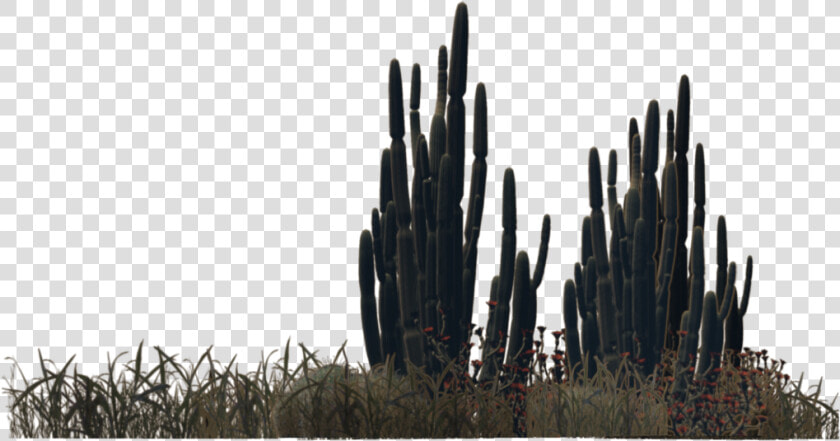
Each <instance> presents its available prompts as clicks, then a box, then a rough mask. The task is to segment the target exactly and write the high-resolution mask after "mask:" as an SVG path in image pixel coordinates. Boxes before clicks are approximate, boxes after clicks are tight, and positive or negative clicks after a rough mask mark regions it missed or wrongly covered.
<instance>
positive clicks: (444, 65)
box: [435, 44, 449, 115]
mask: <svg viewBox="0 0 840 441" xmlns="http://www.w3.org/2000/svg"><path fill="white" fill-rule="evenodd" d="M448 58H449V55H448V54H447V51H446V45H443V44H442V45H440V47H439V48H438V77H437V78H438V83H437V101H436V102H435V113H439V114H441V115H443V114H444V112H445V111H446V82H447V79H448V74H447V72H446V70H447V69H448V68H449V61H448Z"/></svg>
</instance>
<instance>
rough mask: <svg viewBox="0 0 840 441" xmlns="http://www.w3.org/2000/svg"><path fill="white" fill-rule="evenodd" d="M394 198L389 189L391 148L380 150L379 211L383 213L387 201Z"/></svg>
mask: <svg viewBox="0 0 840 441" xmlns="http://www.w3.org/2000/svg"><path fill="white" fill-rule="evenodd" d="M393 199H394V195H393V191H392V190H391V149H389V148H387V149H384V150H382V158H381V159H380V161H379V211H381V212H382V213H385V210H386V208H387V207H388V202H391V201H392V200H393Z"/></svg>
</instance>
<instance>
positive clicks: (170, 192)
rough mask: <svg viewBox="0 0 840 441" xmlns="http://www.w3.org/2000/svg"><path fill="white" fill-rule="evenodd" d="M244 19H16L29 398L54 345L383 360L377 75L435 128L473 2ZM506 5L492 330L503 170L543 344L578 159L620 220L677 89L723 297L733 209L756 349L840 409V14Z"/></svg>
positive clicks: (13, 75) (471, 79)
mask: <svg viewBox="0 0 840 441" xmlns="http://www.w3.org/2000/svg"><path fill="white" fill-rule="evenodd" d="M228 3H229V2H211V1H204V0H201V1H197V0H192V1H183V2H180V1H179V2H165V3H164V2H163V1H162V0H159V1H153V2H111V1H101V2H93V1H85V2H82V1H81V0H70V1H66V2H65V1H50V2H48V1H42V0H34V1H30V0H23V1H17V2H15V1H11V0H7V1H2V2H0V30H2V33H0V146H2V147H0V305H2V306H0V359H2V358H5V357H13V358H14V359H15V360H17V362H18V363H19V364H20V368H21V369H22V371H23V373H24V374H25V375H26V377H27V378H29V379H31V378H33V377H40V376H41V375H42V373H41V371H40V367H39V366H38V350H39V349H40V350H41V352H42V353H43V355H44V357H45V358H48V359H51V360H53V361H54V362H55V363H56V364H58V365H59V366H63V365H64V364H65V363H66V362H67V360H68V359H69V357H71V356H73V355H76V358H75V360H74V362H76V363H78V364H77V365H78V367H79V371H80V372H82V373H85V374H88V375H96V374H100V373H104V372H105V371H106V362H107V355H108V354H110V356H111V357H112V359H113V356H114V355H115V354H117V353H120V352H124V351H129V354H127V355H125V356H123V358H121V359H120V362H121V363H125V362H128V361H129V360H130V359H132V358H133V354H134V352H135V351H136V349H137V347H138V345H139V344H140V342H141V340H144V341H145V345H144V348H143V356H144V359H145V360H151V361H152V362H153V363H155V362H157V360H158V357H157V355H156V353H155V351H154V350H153V349H150V348H149V347H150V346H154V345H160V346H161V347H162V348H163V349H164V350H165V351H166V352H167V353H168V354H179V357H178V359H179V360H183V359H184V358H186V359H189V360H191V361H192V362H195V361H197V359H198V358H199V356H200V355H201V354H202V353H203V352H204V351H205V350H206V349H207V348H208V347H209V346H210V345H214V348H213V351H212V352H211V355H212V356H213V358H214V359H216V360H219V361H220V362H221V363H222V364H224V365H227V364H228V363H229V362H230V360H231V358H232V357H233V356H234V355H236V356H237V358H236V360H237V361H238V362H241V364H240V365H239V366H240V372H245V371H253V370H255V369H256V367H257V363H258V362H259V360H260V359H261V353H262V352H263V351H265V354H266V355H267V354H268V352H270V351H273V350H275V349H281V350H282V348H283V347H284V346H285V344H286V341H287V340H288V339H291V343H290V346H291V364H292V366H296V365H297V364H298V363H299V362H300V360H301V359H302V350H301V349H300V348H299V347H296V345H297V344H303V345H305V346H306V347H307V348H308V349H310V350H317V351H318V354H319V358H320V359H322V360H323V359H326V358H329V359H332V358H333V357H335V356H336V355H337V353H338V349H339V347H340V346H341V345H342V343H344V342H345V341H346V342H347V346H346V352H347V357H348V360H349V361H350V362H351V363H353V364H354V365H355V364H357V363H360V362H361V363H367V360H366V356H365V353H364V345H363V336H362V331H361V319H360V314H359V288H358V278H357V274H358V273H357V253H358V243H359V233H360V231H361V230H362V229H364V228H370V211H371V209H372V208H373V207H375V206H378V185H379V184H378V179H379V158H380V154H381V150H382V148H384V147H387V146H388V145H389V142H390V140H389V137H388V134H387V72H388V63H389V61H390V60H391V59H392V58H395V57H396V58H397V59H399V60H400V62H401V68H402V74H403V75H402V78H403V82H404V92H403V94H404V97H405V99H406V100H405V108H406V111H407V110H408V81H409V78H410V71H411V65H412V63H414V62H417V63H419V64H420V66H421V68H422V69H421V72H422V84H423V86H422V100H421V125H422V127H423V131H424V132H426V133H428V127H429V123H430V118H429V115H430V113H431V112H432V109H433V107H434V101H435V90H436V72H437V68H436V62H437V61H436V60H437V50H438V47H439V46H440V45H441V44H446V45H447V46H449V45H450V42H451V41H450V39H451V28H452V17H453V15H454V12H455V6H456V2H455V1H445V2H433V3H434V4H433V5H431V6H428V5H426V4H424V3H425V2H414V3H415V4H414V5H410V4H409V2H391V1H382V2H381V4H376V3H375V2H369V1H364V2H362V1H356V2H351V4H349V5H348V4H345V2H343V1H339V0H336V1H331V2H326V1H324V2H321V1H316V2H314V3H316V5H314V6H313V5H312V3H311V2H309V1H304V0H300V1H298V2H294V1H285V0H284V1H283V2H282V3H281V2H280V1H265V2H260V1H249V2H245V1H242V2H231V3H233V4H232V5H230V4H228ZM510 3H511V2H507V1H498V2H486V1H484V2H481V4H480V5H479V2H478V1H477V0H473V1H468V2H467V4H468V8H469V17H470V18H469V30H470V40H469V70H468V86H467V94H466V96H465V102H466V107H467V126H468V127H469V132H470V133H467V136H466V141H467V146H468V153H467V161H466V162H467V170H466V177H467V179H469V176H470V172H469V167H470V165H471V162H472V153H471V145H472V133H471V129H472V116H473V94H474V91H475V85H476V82H477V81H479V80H480V81H483V82H484V83H485V84H486V86H487V96H488V113H489V127H490V131H491V132H492V133H490V137H489V139H490V153H489V156H488V158H487V162H488V165H489V170H488V174H487V198H488V200H487V203H486V205H485V212H484V215H485V217H484V221H483V224H482V234H481V240H480V243H479V257H478V259H479V267H478V275H477V279H478V284H477V295H478V297H477V299H476V302H475V312H474V315H473V318H474V319H475V320H476V323H479V324H480V325H481V326H484V324H485V323H486V321H487V305H486V304H485V301H486V300H488V298H489V288H490V281H491V279H492V277H493V275H494V274H495V273H496V272H497V271H498V261H499V256H498V248H499V246H500V231H501V227H500V225H501V189H502V175H503V172H504V169H505V168H506V167H508V166H512V167H513V169H514V171H515V174H516V179H517V198H518V200H517V207H518V213H519V214H518V225H519V226H518V233H517V247H518V249H527V250H528V251H529V252H530V253H531V256H532V261H533V260H535V256H536V251H537V248H538V245H539V235H540V224H541V217H542V215H543V214H544V213H549V214H550V215H551V217H552V236H551V247H550V251H549V254H548V264H547V266H548V268H547V269H546V277H545V282H544V284H543V287H542V289H541V290H540V292H539V300H538V311H539V313H538V319H537V323H538V324H542V325H545V326H547V327H548V329H549V330H557V329H560V328H562V326H563V321H562V315H561V290H562V284H563V283H564V281H565V280H566V279H568V278H571V277H572V275H573V265H574V262H575V261H576V260H578V259H579V256H580V254H579V250H580V234H579V228H580V224H581V222H582V219H583V217H584V216H585V215H587V214H588V213H589V206H588V200H587V197H588V190H587V179H588V178H587V156H588V150H589V148H590V147H591V146H593V145H594V146H597V147H598V148H599V152H600V157H601V164H602V167H603V171H602V174H603V175H604V176H606V163H607V157H608V152H609V149H610V148H615V149H616V150H617V152H618V161H619V175H618V178H619V184H618V193H619V197H620V198H621V197H622V195H623V194H624V192H625V191H626V189H627V184H626V181H627V159H628V154H627V141H626V138H627V134H626V133H627V125H628V122H629V118H630V117H636V118H637V119H638V120H639V122H640V126H641V127H642V128H643V126H644V125H643V118H644V112H645V110H646V108H647V103H648V101H649V100H650V99H658V100H659V103H660V109H661V117H662V119H661V126H662V128H663V132H664V127H665V115H666V112H667V110H668V109H676V98H677V86H678V82H679V78H680V75H682V74H687V75H688V76H689V78H690V80H691V92H692V96H691V98H692V102H691V112H692V119H691V133H692V135H691V145H692V149H691V150H690V154H689V165H690V167H691V170H692V173H693V164H694V145H695V144H696V143H698V142H700V143H702V144H703V145H704V148H705V153H706V162H707V169H706V176H707V186H706V192H707V198H708V199H707V200H708V202H707V205H706V212H707V215H708V217H707V219H706V231H707V234H706V235H705V238H704V239H705V242H706V251H705V258H706V262H707V268H706V274H707V276H706V280H707V285H706V286H707V290H708V289H712V288H710V287H713V286H714V280H713V278H714V269H715V267H716V266H713V265H709V263H711V262H714V256H715V254H714V253H715V249H714V248H713V246H712V245H714V244H715V243H716V234H715V230H716V225H717V216H718V215H722V214H725V215H726V219H727V226H728V230H729V235H728V238H729V259H730V260H731V261H734V262H736V263H737V264H738V276H737V286H738V288H739V292H742V284H743V278H744V277H743V276H744V268H745V262H746V259H747V256H748V255H752V256H753V258H754V261H755V267H754V277H753V289H752V298H751V300H750V306H749V312H748V314H747V316H746V317H745V319H744V328H745V331H744V342H745V345H746V346H750V347H760V348H766V349H767V350H768V351H769V353H770V356H771V357H773V358H777V359H778V358H781V359H784V360H786V361H787V362H788V363H787V365H786V367H785V371H786V372H787V373H790V374H791V376H792V377H795V378H797V379H798V378H799V374H800V373H804V375H805V379H806V385H807V386H808V387H810V386H816V384H817V383H818V382H819V379H820V378H821V377H824V378H825V381H824V383H823V385H824V387H823V390H822V394H821V396H822V399H829V400H830V399H832V398H833V397H834V395H835V394H837V393H840V356H838V355H837V354H838V352H834V350H837V349H840V346H838V345H840V343H838V342H840V325H838V322H840V298H838V295H837V292H838V289H840V264H838V263H837V260H838V257H840V252H838V250H839V249H840V230H838V228H837V225H838V223H840V200H838V196H837V195H838V194H840V184H838V166H840V152H838V145H840V134H838V131H837V127H838V126H840V83H838V80H839V79H840V66H839V64H840V34H837V33H831V31H836V30H837V29H839V28H840V3H838V2H836V1H831V0H826V1H813V2H785V1H778V2H775V3H774V2H770V1H768V2H761V4H760V6H758V2H743V3H742V2H740V1H729V2H723V1H715V2H712V3H714V5H713V6H701V5H700V4H697V5H695V6H694V8H695V9H692V6H691V4H690V3H691V2H687V3H686V5H685V7H684V8H681V9H676V8H675V6H674V5H673V2H668V1H663V2H661V5H660V4H659V3H658V2H657V3H653V2H651V3H649V2H641V1H633V2H630V3H631V4H632V6H625V5H624V3H625V2H623V1H613V2H611V3H612V4H611V6H607V5H606V4H604V5H603V7H602V6H599V7H598V9H595V10H593V9H592V5H590V4H589V3H590V2H580V4H578V5H575V4H574V2H562V4H563V6H562V7H560V3H561V2H546V3H548V4H547V5H543V2H515V3H516V7H515V8H514V7H512V6H511V4H510ZM700 3H703V2H700ZM747 3H749V4H747ZM114 4H116V6H114ZM395 4H396V5H397V6H395ZM792 4H793V5H794V6H792ZM599 5H600V3H599ZM395 8H396V9H395ZM407 120H408V118H407V117H406V124H407ZM660 138H661V142H660V144H661V150H660V167H661V165H662V164H663V163H664V156H665V155H664V151H665V141H664V133H663V135H662V136H661V137H660ZM660 176H661V172H660ZM692 179H693V177H692ZM466 188H469V187H468V186H467V187H466ZM689 194H690V195H693V184H692V186H690V187H689ZM832 195H833V196H832ZM692 204H693V202H692ZM464 206H466V203H464ZM692 206H693V205H692ZM710 276H711V277H710ZM476 343H477V340H476ZM473 351H474V352H473V354H474V356H477V354H478V352H477V349H476V348H474V349H473ZM831 354H834V355H831ZM279 356H280V353H278V354H275V355H274V356H273V358H272V359H271V361H278V360H279ZM342 360H343V357H342ZM0 361H2V362H0V372H2V376H3V377H4V378H7V379H8V378H10V375H11V372H12V370H13V363H12V362H11V361H10V360H0ZM143 366H144V371H148V370H149V369H150V367H152V366H154V364H152V365H149V364H146V363H144V365H143ZM118 372H119V371H118ZM200 372H202V373H203V372H206V365H205V369H204V370H202V371H200ZM12 384H13V386H14V387H16V388H23V383H22V381H21V378H20V373H19V372H18V373H16V376H15V380H14V382H13V383H12ZM7 386H8V385H7V384H6V383H5V382H3V387H7ZM9 403H10V399H9V396H8V395H7V394H5V393H4V394H3V395H0V410H2V417H0V436H3V437H8V436H9V435H10V434H9V430H8V428H9V422H8V420H7V416H8V413H7V408H8V405H9Z"/></svg>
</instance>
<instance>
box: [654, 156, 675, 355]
mask: <svg viewBox="0 0 840 441" xmlns="http://www.w3.org/2000/svg"><path fill="white" fill-rule="evenodd" d="M676 174H677V171H676V167H675V166H674V162H673V161H671V162H669V163H667V165H665V171H664V172H663V177H662V178H663V179H662V181H663V182H664V196H665V198H664V199H665V200H664V203H663V207H662V208H663V212H664V214H665V225H664V227H663V229H662V248H663V251H662V256H663V258H662V261H661V262H662V263H661V265H660V266H659V273H658V275H657V276H658V277H657V279H658V280H659V286H658V287H657V291H656V307H657V316H656V347H657V348H661V347H662V345H663V344H664V343H665V337H666V336H665V327H666V320H667V311H668V290H669V288H670V284H671V272H672V268H673V265H674V245H675V242H676V239H677V176H676ZM660 308H662V311H661V313H660V311H659V309H660Z"/></svg>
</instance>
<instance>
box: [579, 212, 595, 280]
mask: <svg viewBox="0 0 840 441" xmlns="http://www.w3.org/2000/svg"><path fill="white" fill-rule="evenodd" d="M580 239H581V244H580V264H581V265H582V266H584V267H586V263H587V262H588V261H589V258H590V257H592V217H591V216H584V218H583V224H582V226H581V233H580Z"/></svg>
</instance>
